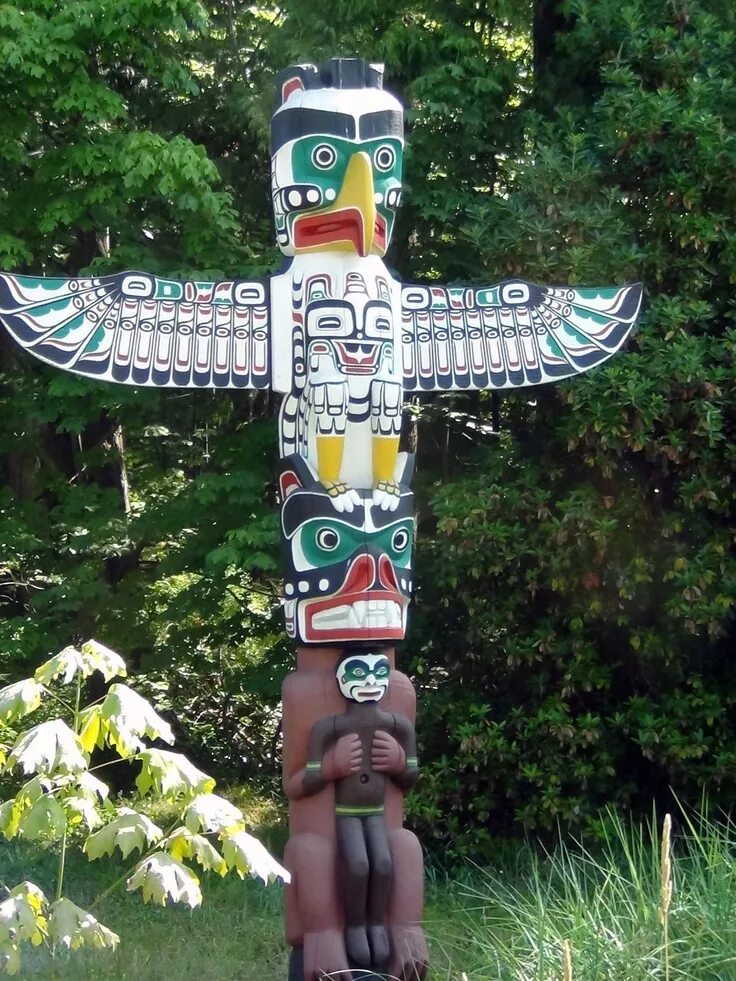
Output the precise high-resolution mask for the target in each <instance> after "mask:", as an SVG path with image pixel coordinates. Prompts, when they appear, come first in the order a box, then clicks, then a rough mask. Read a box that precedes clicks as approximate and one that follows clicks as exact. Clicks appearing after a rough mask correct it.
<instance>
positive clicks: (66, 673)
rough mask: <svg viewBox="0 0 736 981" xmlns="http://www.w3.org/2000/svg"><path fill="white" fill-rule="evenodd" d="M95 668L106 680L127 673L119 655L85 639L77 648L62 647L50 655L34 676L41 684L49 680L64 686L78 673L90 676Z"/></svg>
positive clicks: (94, 641)
mask: <svg viewBox="0 0 736 981" xmlns="http://www.w3.org/2000/svg"><path fill="white" fill-rule="evenodd" d="M95 671H100V672H101V673H102V674H103V675H104V676H105V681H110V680H111V679H112V678H116V677H124V676H125V675H126V674H127V673H128V671H127V668H126V667H125V661H124V660H123V659H122V657H120V655H119V654H116V653H115V651H111V650H110V648H109V647H105V646H104V645H103V644H98V643H97V641H96V640H88V641H87V642H86V643H85V644H82V649H81V650H79V651H78V650H77V649H76V648H75V647H65V648H64V650H63V651H60V652H59V653H58V654H55V655H54V657H51V658H49V660H48V661H45V662H44V663H43V664H42V665H41V666H40V667H39V668H37V669H36V674H35V679H36V681H38V682H40V684H42V685H48V684H49V683H50V682H52V681H61V683H62V684H63V685H68V684H69V683H70V682H71V681H73V679H74V678H75V677H76V675H77V674H81V676H82V677H83V678H89V676H90V675H91V674H94V673H95Z"/></svg>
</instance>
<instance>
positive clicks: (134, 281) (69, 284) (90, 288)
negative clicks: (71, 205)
mask: <svg viewBox="0 0 736 981" xmlns="http://www.w3.org/2000/svg"><path fill="white" fill-rule="evenodd" d="M268 311H269V297H268V286H267V285H266V284H264V283H260V282H251V281H246V280H231V281H223V282H218V283H203V282H177V281H175V280H167V279H160V278H158V277H156V276H149V275H148V274H146V273H138V272H133V273H120V274H119V275H115V276H100V277H96V278H83V277H80V278H77V279H46V278H43V277H36V276H18V275H11V274H9V273H0V319H2V321H3V322H4V323H5V325H6V327H7V328H8V330H9V331H10V333H11V334H12V335H13V337H14V338H15V340H16V341H17V342H18V343H19V344H20V345H21V346H22V347H24V348H25V349H26V350H27V351H29V352H30V353H31V354H34V355H35V356H36V357H38V358H40V359H41V360H42V361H46V362H48V363H49V364H53V365H56V366H57V367H60V368H64V369H66V370H67V371H73V372H76V373H77V374H80V375H86V376H87V377H90V378H98V379H100V380H104V381H113V382H120V383H123V384H129V385H150V386H163V387H176V388H199V387H214V388H266V387H267V386H268V384H269V381H270V373H271V372H270V363H269V361H270V358H269V336H268V334H269V312H268Z"/></svg>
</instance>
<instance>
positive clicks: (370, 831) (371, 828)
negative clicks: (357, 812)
mask: <svg viewBox="0 0 736 981" xmlns="http://www.w3.org/2000/svg"><path fill="white" fill-rule="evenodd" d="M365 837H366V844H367V846H368V859H369V865H370V870H371V877H370V887H369V896H368V940H369V942H370V945H371V954H372V955H373V961H372V963H373V966H374V967H379V966H384V965H386V964H387V963H388V959H389V954H390V948H389V942H388V932H387V931H386V913H387V912H388V901H389V896H390V895H391V872H392V868H393V863H392V862H391V850H390V848H389V844H388V834H387V833H386V821H385V818H384V816H383V815H382V814H381V815H376V816H374V817H368V818H365Z"/></svg>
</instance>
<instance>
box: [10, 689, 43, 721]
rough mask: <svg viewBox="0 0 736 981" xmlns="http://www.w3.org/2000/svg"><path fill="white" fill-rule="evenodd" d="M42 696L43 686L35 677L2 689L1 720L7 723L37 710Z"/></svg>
mask: <svg viewBox="0 0 736 981" xmlns="http://www.w3.org/2000/svg"><path fill="white" fill-rule="evenodd" d="M42 697H43V688H42V687H41V685H39V684H38V682H37V681H36V680H35V679H33V678H24V679H23V681H16V682H15V684H12V685H8V686H7V688H2V689H0V722H4V723H6V724H7V723H8V722H11V721H13V720H15V719H22V718H23V716H25V715H29V714H30V713H31V712H35V711H36V709H37V708H38V706H39V705H40V704H41V698H42Z"/></svg>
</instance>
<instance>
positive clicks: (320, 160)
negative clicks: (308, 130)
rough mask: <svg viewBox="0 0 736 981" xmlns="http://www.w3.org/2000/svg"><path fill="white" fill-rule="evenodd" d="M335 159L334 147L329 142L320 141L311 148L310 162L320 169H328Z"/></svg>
mask: <svg viewBox="0 0 736 981" xmlns="http://www.w3.org/2000/svg"><path fill="white" fill-rule="evenodd" d="M336 160H337V153H336V152H335V148H334V147H332V146H330V144H329V143H320V144H319V146H316V147H315V148H314V150H312V163H313V164H314V166H315V167H319V169H320V170H329V169H330V167H332V166H334V163H335V161H336Z"/></svg>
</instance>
